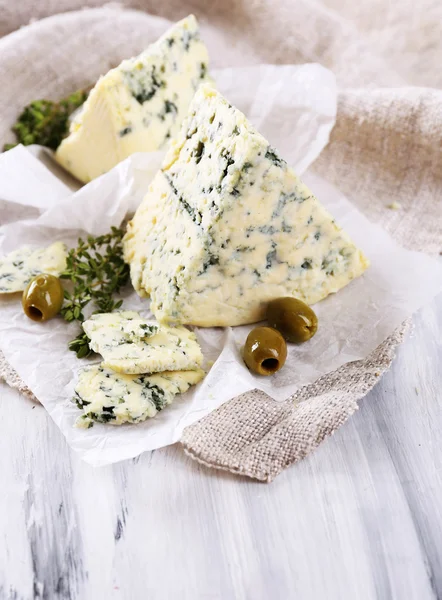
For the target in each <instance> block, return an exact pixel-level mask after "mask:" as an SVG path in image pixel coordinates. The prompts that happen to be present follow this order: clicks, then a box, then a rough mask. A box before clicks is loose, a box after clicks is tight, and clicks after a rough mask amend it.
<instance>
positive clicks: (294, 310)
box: [267, 298, 318, 344]
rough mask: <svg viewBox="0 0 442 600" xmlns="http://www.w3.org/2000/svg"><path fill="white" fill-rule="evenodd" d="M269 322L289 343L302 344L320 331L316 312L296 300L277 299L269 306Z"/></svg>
mask: <svg viewBox="0 0 442 600" xmlns="http://www.w3.org/2000/svg"><path fill="white" fill-rule="evenodd" d="M267 322H268V324H269V325H270V327H274V328H275V329H277V330H278V331H280V332H281V333H282V335H283V336H284V337H285V339H286V340H287V341H289V342H294V343H296V344H301V343H302V342H306V341H307V340H309V339H310V338H311V337H313V336H314V335H315V333H316V331H317V329H318V317H317V316H316V314H315V313H314V311H313V310H312V309H311V308H310V306H308V305H307V304H305V302H302V300H297V299H296V298H277V299H276V300H272V301H271V302H270V303H269V305H268V306H267Z"/></svg>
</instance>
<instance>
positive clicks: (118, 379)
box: [74, 365, 204, 428]
mask: <svg viewBox="0 0 442 600" xmlns="http://www.w3.org/2000/svg"><path fill="white" fill-rule="evenodd" d="M203 377H204V371H202V370H201V369H198V370H196V371H181V372H179V371H177V372H173V373H168V372H165V373H161V374H155V375H123V374H120V373H115V372H114V371H112V370H111V369H107V368H105V367H103V366H102V365H92V366H89V367H85V368H84V369H82V370H80V371H79V374H78V382H77V384H76V386H75V398H74V401H75V402H76V404H77V406H78V408H80V409H82V410H83V413H84V414H83V415H82V416H81V417H80V418H79V420H78V421H77V426H79V427H85V428H87V427H89V426H90V425H91V424H92V422H93V421H96V422H99V423H109V424H110V425H122V424H123V423H140V422H141V421H145V420H146V419H148V418H151V417H154V416H155V415H156V414H157V412H158V411H160V410H162V409H163V408H165V407H166V406H168V405H169V404H171V403H172V401H173V399H174V397H175V396H176V395H177V394H181V393H184V392H187V390H188V389H189V388H190V386H192V385H196V384H197V383H199V382H200V381H201V380H202V379H203Z"/></svg>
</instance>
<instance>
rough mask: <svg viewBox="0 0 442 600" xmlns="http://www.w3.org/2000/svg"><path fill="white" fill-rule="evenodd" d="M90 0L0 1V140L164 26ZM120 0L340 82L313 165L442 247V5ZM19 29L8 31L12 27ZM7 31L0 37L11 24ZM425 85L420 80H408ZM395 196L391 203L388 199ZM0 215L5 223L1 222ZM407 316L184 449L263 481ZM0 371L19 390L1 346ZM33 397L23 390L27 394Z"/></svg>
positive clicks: (354, 396) (377, 356)
mask: <svg viewBox="0 0 442 600" xmlns="http://www.w3.org/2000/svg"><path fill="white" fill-rule="evenodd" d="M85 4H87V6H89V7H97V6H100V5H101V4H102V2H100V1H99V0H98V1H96V0H89V2H87V3H84V2H83V1H82V0H39V2H38V3H36V2H34V1H33V0H21V1H20V2H17V1H16V0H0V15H1V16H0V34H1V35H4V36H5V37H3V39H1V40H0V84H1V89H2V94H1V98H0V115H1V122H0V142H1V143H3V142H4V141H5V140H6V139H9V136H8V129H9V127H10V125H11V123H13V122H14V120H15V118H16V114H17V111H18V110H19V109H20V107H22V106H23V105H24V104H26V103H27V102H28V101H30V100H33V99H35V98H38V97H53V98H57V97H60V96H62V95H64V94H65V93H68V92H70V91H71V90H72V89H75V88H77V87H81V86H84V85H87V84H89V83H90V82H91V81H94V79H95V78H96V77H97V76H98V75H99V74H100V73H101V72H103V71H105V70H106V69H107V68H108V67H110V66H113V65H116V64H117V63H118V62H119V61H120V60H121V59H122V58H124V57H127V56H131V55H133V54H135V53H136V52H139V51H140V50H141V49H143V48H144V46H145V45H146V41H151V40H152V39H153V38H154V37H156V36H157V35H159V34H160V33H161V32H162V31H163V30H164V28H165V26H164V23H163V22H162V21H161V20H160V19H159V20H157V21H155V22H152V19H151V18H150V17H147V16H146V15H145V14H142V13H139V12H134V11H132V10H122V9H121V8H119V7H118V6H115V5H109V6H107V7H105V8H98V9H97V8H95V9H89V10H81V11H78V12H70V13H67V14H57V15H55V16H53V17H50V18H48V19H44V20H42V21H40V22H36V23H33V24H31V25H29V26H26V27H23V28H22V29H19V30H18V31H15V30H17V29H18V28H19V27H21V26H23V25H27V24H28V23H29V22H30V20H34V19H41V18H42V17H46V16H48V15H51V14H55V13H63V12H65V11H73V10H75V9H78V8H81V7H83V6H84V5H85ZM122 4H125V5H126V6H130V7H132V8H138V9H143V10H145V11H146V12H150V13H151V14H157V15H158V14H160V15H161V16H163V17H166V18H170V19H172V20H177V19H178V18H181V17H183V16H185V15H186V14H188V13H189V12H194V13H195V14H196V15H197V17H198V18H199V19H200V21H201V22H202V23H203V30H204V37H205V40H206V41H207V43H208V46H209V51H210V53H211V57H212V64H213V65H214V66H227V65H233V64H252V63H257V62H274V63H303V62H315V61H317V62H320V63H322V64H324V65H325V66H327V67H329V68H331V69H332V70H333V71H334V72H335V73H336V75H337V78H338V83H339V85H340V88H341V90H342V91H341V92H340V95H339V110H338V120H337V124H336V127H335V129H334V131H333V133H332V136H331V141H330V144H329V145H328V147H327V149H326V150H325V151H324V152H323V153H322V155H321V157H320V158H319V160H318V161H317V162H316V163H315V165H314V169H315V170H316V171H317V172H318V173H319V174H321V175H322V176H324V177H326V178H327V179H329V180H330V181H331V182H333V183H335V184H336V185H337V186H338V187H339V188H340V189H341V190H342V191H343V192H344V193H346V194H347V195H348V196H349V197H350V198H351V199H352V200H353V201H354V202H356V203H357V205H358V207H359V208H360V209H361V210H362V211H363V212H364V213H365V214H366V215H367V216H368V217H369V218H370V219H371V220H373V221H376V222H380V223H381V224H382V225H383V227H385V229H387V230H388V231H389V232H390V233H391V234H392V235H393V236H394V237H395V238H396V239H397V240H398V241H399V242H400V243H402V244H403V245H404V246H406V247H408V248H413V249H417V250H422V251H426V252H429V253H433V254H438V253H439V252H440V251H441V250H442V91H440V90H439V89H437V88H440V87H441V86H442V70H441V68H440V59H441V57H442V35H441V33H442V31H441V29H442V27H441V23H442V2H440V1H439V0H423V1H421V2H419V3H417V2H414V1H413V0H388V2H387V1H386V0H372V1H367V0H366V1H365V2H351V1H348V0H323V1H322V2H321V1H319V0H318V1H315V0H235V1H234V0H224V1H223V2H222V1H219V2H207V1H204V0H163V2H161V3H159V2H157V1H156V0H146V1H143V0H132V1H130V0H129V1H127V2H123V3H122ZM12 31H15V32H14V33H10V32H12ZM8 33H10V34H9V35H5V34H8ZM417 86H426V87H417ZM393 201H397V202H399V203H400V205H401V208H400V209H399V210H395V211H394V210H391V209H389V208H388V205H389V204H391V202H393ZM0 220H1V219H0ZM406 328H407V327H406V325H404V327H402V328H401V329H400V330H398V331H396V332H395V333H394V334H393V335H392V336H391V337H389V338H388V339H387V340H386V341H385V342H384V343H383V344H382V345H381V346H380V347H379V348H378V349H376V350H375V351H374V352H373V353H372V354H371V356H369V357H368V358H367V359H366V360H363V361H359V362H355V363H352V364H348V365H345V366H344V367H342V368H341V369H339V370H338V371H336V372H334V373H331V374H330V375H327V376H325V377H322V378H321V379H320V380H318V381H317V382H316V383H314V384H313V385H309V386H308V387H306V388H304V389H302V390H300V391H299V392H298V393H297V394H296V395H295V396H294V397H293V398H291V399H290V400H288V401H286V402H284V403H280V404H278V403H276V402H274V401H273V400H271V399H269V398H268V397H267V396H266V395H265V394H263V393H260V392H252V393H247V394H244V395H243V396H241V397H239V398H235V399H234V400H231V401H230V402H228V403H226V404H224V405H223V406H222V407H221V408H219V409H218V410H216V411H214V412H213V413H211V414H210V415H209V416H207V417H205V418H204V419H202V420H201V421H199V422H198V423H196V424H194V425H192V426H190V427H188V428H187V429H186V430H185V432H184V435H183V438H182V440H181V442H182V444H183V446H184V448H185V450H186V452H187V453H188V454H189V455H190V456H192V457H193V458H195V459H196V460H198V461H200V462H202V463H204V464H206V465H209V466H211V467H217V468H221V469H226V470H229V471H232V472H235V473H241V474H244V475H247V476H249V477H253V478H256V479H260V480H263V481H270V480H271V479H273V478H274V477H275V476H276V475H277V474H278V473H279V472H280V471H281V470H282V469H284V468H285V467H286V466H287V465H289V464H291V463H293V462H295V461H297V460H300V459H301V458H303V457H304V456H305V455H306V454H307V453H308V452H310V451H311V450H313V449H314V448H315V447H316V446H317V445H318V444H319V443H320V442H321V441H322V440H323V439H324V438H325V437H326V436H328V435H330V434H331V433H333V432H334V431H335V430H336V429H337V428H338V427H339V426H340V425H342V424H343V423H344V422H345V421H346V419H347V418H348V417H349V416H350V415H351V414H352V413H353V412H354V411H355V410H356V408H357V401H358V400H359V399H360V398H362V397H363V396H364V395H365V394H366V393H367V392H368V390H369V389H370V388H371V387H372V386H373V385H374V384H375V383H376V382H377V381H378V378H379V376H380V375H381V374H382V373H383V372H384V371H385V370H386V369H387V368H388V367H389V366H390V364H391V361H392V359H393V356H394V351H395V348H396V347H397V345H398V344H399V343H400V342H401V341H402V339H403V337H404V333H405V330H406ZM0 377H1V378H3V379H5V380H6V381H7V383H9V384H10V385H11V386H13V387H16V388H18V389H19V390H20V391H22V392H25V393H28V394H29V390H26V387H25V386H24V385H23V383H22V382H21V381H20V379H19V377H18V376H17V374H16V373H14V372H13V371H12V370H11V368H10V367H9V366H8V364H7V363H6V362H5V361H4V359H3V360H2V359H1V356H0ZM31 395H32V394H31Z"/></svg>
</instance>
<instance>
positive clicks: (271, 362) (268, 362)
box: [261, 358, 279, 373]
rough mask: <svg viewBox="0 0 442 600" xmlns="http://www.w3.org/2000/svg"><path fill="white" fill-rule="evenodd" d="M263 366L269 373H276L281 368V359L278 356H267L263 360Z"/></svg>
mask: <svg viewBox="0 0 442 600" xmlns="http://www.w3.org/2000/svg"><path fill="white" fill-rule="evenodd" d="M261 367H262V369H263V371H266V372H267V373H275V372H276V371H277V370H278V368H279V360H277V359H276V358H266V359H265V360H263V361H262V363H261Z"/></svg>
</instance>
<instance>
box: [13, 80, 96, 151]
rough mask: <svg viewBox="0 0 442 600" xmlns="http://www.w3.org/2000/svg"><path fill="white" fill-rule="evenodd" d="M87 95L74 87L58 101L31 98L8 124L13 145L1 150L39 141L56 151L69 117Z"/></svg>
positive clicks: (38, 142)
mask: <svg viewBox="0 0 442 600" xmlns="http://www.w3.org/2000/svg"><path fill="white" fill-rule="evenodd" d="M87 96H88V91H86V90H78V91H77V92H74V93H73V94H71V95H70V96H68V97H67V98H64V99H63V100H60V102H52V100H35V101H34V102H31V103H30V104H28V106H26V107H25V108H24V110H23V112H22V113H21V115H20V116H19V117H18V120H17V122H16V123H15V125H14V126H13V127H12V131H13V132H14V133H15V137H16V138H17V143H16V144H5V146H4V147H3V151H6V150H10V149H11V148H14V147H15V146H16V145H17V144H23V145H24V146H29V145H30V144H40V145H41V146H47V147H48V148H52V150H56V149H57V148H58V146H59V145H60V144H61V141H62V139H63V138H64V137H65V135H66V134H67V132H68V127H69V117H70V115H71V114H72V113H73V112H74V111H75V110H77V108H79V107H80V106H81V105H82V104H83V102H84V101H85V100H86V98H87Z"/></svg>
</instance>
